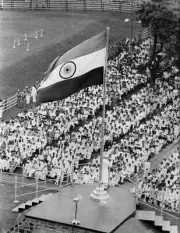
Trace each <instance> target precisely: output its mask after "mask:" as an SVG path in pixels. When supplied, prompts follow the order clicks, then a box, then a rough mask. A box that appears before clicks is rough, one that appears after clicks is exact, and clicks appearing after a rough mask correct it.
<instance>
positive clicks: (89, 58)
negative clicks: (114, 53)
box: [39, 47, 106, 89]
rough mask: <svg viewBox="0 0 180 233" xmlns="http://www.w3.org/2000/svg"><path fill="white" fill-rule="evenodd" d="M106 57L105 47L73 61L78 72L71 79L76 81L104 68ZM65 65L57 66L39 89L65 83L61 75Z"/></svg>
mask: <svg viewBox="0 0 180 233" xmlns="http://www.w3.org/2000/svg"><path fill="white" fill-rule="evenodd" d="M105 56H106V48H105V47H104V48H102V49H101V50H98V51H95V52H93V53H90V54H87V55H85V56H81V57H77V58H75V59H74V60H71V61H72V62H74V63H75V65H76V71H75V73H74V75H73V76H72V77H70V79H74V78H76V77H79V76H82V75H83V74H86V73H88V72H89V71H91V70H93V69H96V68H98V67H102V66H104V65H105ZM63 65H64V63H63V64H60V65H59V66H57V67H56V68H55V69H54V70H53V71H52V72H51V73H50V74H49V75H48V77H47V78H46V79H44V81H43V82H42V84H41V86H40V88H39V89H41V88H45V87H48V86H50V85H52V84H55V83H58V82H60V81H64V79H63V78H61V77H60V74H59V72H60V70H61V67H62V66H63Z"/></svg>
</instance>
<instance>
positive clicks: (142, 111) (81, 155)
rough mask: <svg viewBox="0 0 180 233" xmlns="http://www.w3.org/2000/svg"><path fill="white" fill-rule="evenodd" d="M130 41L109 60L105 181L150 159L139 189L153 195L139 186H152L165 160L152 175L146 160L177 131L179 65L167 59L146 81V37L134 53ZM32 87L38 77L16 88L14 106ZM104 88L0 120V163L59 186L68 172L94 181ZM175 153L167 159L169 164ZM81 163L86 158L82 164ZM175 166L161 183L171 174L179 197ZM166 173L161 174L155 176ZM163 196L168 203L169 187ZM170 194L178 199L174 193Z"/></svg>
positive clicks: (121, 177) (31, 95) (31, 94)
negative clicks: (25, 87)
mask: <svg viewBox="0 0 180 233" xmlns="http://www.w3.org/2000/svg"><path fill="white" fill-rule="evenodd" d="M128 44H129V42H128V40H123V41H122V42H121V43H119V44H118V49H117V51H118V52H117V53H115V54H114V56H112V57H111V60H109V62H108V71H107V76H106V80H107V98H106V100H105V103H106V117H105V132H104V156H105V157H108V158H109V163H110V169H109V184H110V185H112V186H114V185H118V184H119V183H124V181H125V179H130V178H131V176H132V175H133V174H138V172H139V171H140V169H142V168H143V166H144V164H145V166H146V165H147V166H146V167H145V170H146V171H147V172H146V175H147V177H145V179H146V180H145V181H141V183H140V184H141V186H139V189H140V190H142V192H140V194H139V195H141V197H142V198H144V199H148V200H151V199H152V198H149V196H148V195H150V194H149V193H148V192H146V193H144V192H143V190H145V191H146V190H148V188H149V187H150V189H151V188H152V187H153V189H156V188H157V185H156V186H153V185H154V183H153V181H150V184H149V180H151V178H152V177H155V178H153V180H157V179H156V178H157V177H156V176H158V174H161V173H162V167H161V166H160V168H159V170H158V172H157V174H156V175H153V174H149V164H148V161H149V160H150V159H151V157H153V156H156V155H158V154H159V152H160V151H161V150H162V149H163V148H164V147H165V146H167V145H168V144H170V143H172V142H173V141H174V140H176V139H177V138H178V137H179V134H180V130H179V121H180V112H179V104H180V98H179V95H178V94H179V93H178V88H179V83H178V82H179V79H180V78H179V73H178V72H179V71H178V70H177V69H176V68H175V67H173V65H172V64H171V65H170V66H168V67H167V69H166V68H165V69H164V70H163V72H162V76H161V77H159V78H158V79H156V82H155V85H154V86H153V87H151V86H150V84H149V80H150V70H149V69H148V68H146V67H145V66H144V64H147V63H148V61H149V50H150V47H151V41H150V39H146V40H144V41H142V42H141V43H135V44H134V47H133V52H132V56H131V57H129V49H128ZM162 56H163V54H162ZM169 63H171V61H169ZM36 90H37V84H36V85H35V86H34V87H33V88H32V89H31V90H27V91H26V94H24V95H21V94H20V92H18V101H17V105H18V107H22V108H23V106H24V104H26V105H28V104H29V103H30V101H31V100H32V102H36V95H37V91H36ZM102 91H103V90H102V86H96V87H90V88H87V89H85V90H82V91H80V92H79V93H76V94H74V95H72V96H70V97H68V98H66V99H64V100H62V101H55V102H51V103H45V104H41V105H40V106H38V107H36V108H30V109H28V110H24V109H23V110H22V111H21V112H20V113H19V114H18V115H17V117H16V118H11V119H10V120H9V121H8V122H5V121H3V120H2V121H1V122H0V148H1V151H0V169H2V170H3V171H10V170H11V168H12V167H13V168H15V167H17V166H23V169H24V174H25V176H27V177H29V178H31V177H38V178H39V179H41V180H45V179H46V178H50V179H52V180H54V182H55V183H56V184H57V185H58V184H59V183H61V182H62V181H63V179H64V176H65V175H66V176H67V177H68V178H69V179H71V181H72V182H73V183H74V184H81V183H93V182H97V181H98V180H99V165H100V159H99V152H100V147H101V137H100V135H101V126H102V116H101V115H102V114H101V113H102V105H103V99H102ZM177 153H179V152H177ZM177 153H176V154H175V156H174V155H173V157H172V158H171V160H172V164H171V165H172V166H171V167H173V166H174V162H176V159H177ZM178 156H179V155H178ZM178 158H179V157H178ZM168 161H169V160H168ZM84 162H88V164H86V165H84V166H83V165H82V163H84ZM164 163H166V162H163V166H164ZM163 169H164V167H163ZM174 172H176V170H175V171H174V170H173V169H172V170H171V171H170V173H169V172H168V174H167V178H168V179H167V181H166V182H168V181H169V179H170V183H169V184H170V185H169V186H168V188H169V189H170V192H173V194H174V196H177V193H176V191H177V187H176V186H173V185H174V184H175V182H176V180H175V178H174V177H175V174H174ZM172 173H173V174H174V177H173V182H174V183H173V185H171V184H172V181H171V177H172ZM169 174H170V175H169ZM149 177H151V178H149ZM165 178H166V176H164V175H163V178H160V181H158V182H161V180H162V179H165ZM158 179H159V176H158ZM158 182H157V184H158ZM140 184H139V185H140ZM154 187H155V188H154ZM166 187H167V185H166ZM172 187H175V188H174V191H173V188H172ZM150 189H149V190H150ZM168 192H169V191H168ZM178 192H179V191H178ZM165 196H166V195H165ZM165 200H166V202H167V203H168V201H169V199H168V194H167V198H166V199H165ZM173 200H174V201H173V203H175V204H174V205H175V206H176V204H177V200H176V199H173ZM168 205H169V203H168ZM171 207H172V206H171ZM173 208H174V207H173Z"/></svg>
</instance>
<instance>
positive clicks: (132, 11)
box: [130, 0, 134, 58]
mask: <svg viewBox="0 0 180 233" xmlns="http://www.w3.org/2000/svg"><path fill="white" fill-rule="evenodd" d="M133 31H134V0H131V45H130V56H131V58H132V40H133Z"/></svg>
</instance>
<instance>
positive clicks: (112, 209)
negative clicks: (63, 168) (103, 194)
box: [26, 185, 135, 233]
mask: <svg viewBox="0 0 180 233" xmlns="http://www.w3.org/2000/svg"><path fill="white" fill-rule="evenodd" d="M95 187H96V186H95V185H77V186H73V187H72V186H68V187H65V188H63V189H62V190H61V191H60V192H58V193H56V194H54V195H52V196H51V197H49V198H48V199H47V200H45V201H44V202H43V203H41V204H39V205H38V206H36V207H34V208H33V210H31V211H30V212H28V213H27V214H26V218H28V219H29V218H30V219H33V220H35V219H36V220H37V221H40V220H42V221H44V220H45V221H47V222H48V221H49V222H51V223H52V222H54V223H58V224H62V225H67V226H68V225H71V226H72V224H71V223H70V221H71V220H73V219H74V211H75V204H74V202H73V199H74V198H75V197H76V196H77V194H81V196H82V201H81V202H80V203H79V205H78V215H77V219H78V220H79V221H80V222H81V224H80V225H79V226H78V228H80V229H86V230H90V231H92V232H106V233H110V232H113V231H114V230H115V229H116V228H118V227H119V226H121V224H123V223H124V222H125V221H126V220H127V219H128V218H129V217H130V216H132V215H133V214H134V213H135V199H134V197H133V196H132V194H131V193H130V192H129V191H128V190H127V189H125V188H121V187H111V188H110V189H109V190H108V193H109V195H110V198H109V199H108V200H107V201H106V203H100V202H97V201H95V200H93V199H92V198H91V197H90V194H91V193H92V191H93V190H94V188H95Z"/></svg>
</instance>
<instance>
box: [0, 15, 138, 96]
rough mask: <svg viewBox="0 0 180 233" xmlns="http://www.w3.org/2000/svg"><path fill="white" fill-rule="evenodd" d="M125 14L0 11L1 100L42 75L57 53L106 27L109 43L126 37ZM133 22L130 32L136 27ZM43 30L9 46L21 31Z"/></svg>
mask: <svg viewBox="0 0 180 233" xmlns="http://www.w3.org/2000/svg"><path fill="white" fill-rule="evenodd" d="M128 17H129V15H128V14H125V13H119V12H69V13H65V12H43V11H34V12H31V11H1V14H0V51H1V53H0V99H5V98H7V97H9V96H12V95H13V94H15V93H16V91H17V89H20V90H23V88H24V87H25V86H28V85H33V84H34V83H35V82H36V81H38V80H41V79H42V78H43V74H44V72H45V71H46V69H47V67H48V65H49V63H50V62H51V61H52V60H53V59H54V58H55V57H56V56H58V55H62V54H63V53H64V52H66V51H67V50H68V49H70V48H72V47H73V46H75V45H77V44H79V43H81V42H82V41H84V40H85V39H88V38H90V37H91V36H93V35H95V34H97V33H99V32H101V31H103V30H105V28H106V27H107V26H110V28H111V29H110V45H111V44H113V43H115V42H117V41H119V40H120V39H122V38H125V37H129V36H130V25H127V24H125V23H124V19H125V18H128ZM139 27H140V26H139V25H138V24H137V23H134V34H135V33H136V32H137V30H139ZM41 28H42V29H43V30H44V32H43V38H38V39H35V38H28V42H29V44H30V51H28V52H27V51H26V48H27V44H24V45H21V46H16V48H15V49H14V48H13V41H14V39H17V38H18V37H20V38H23V37H24V34H25V33H27V35H30V34H31V37H34V36H33V34H34V33H35V32H36V30H40V29H41Z"/></svg>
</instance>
